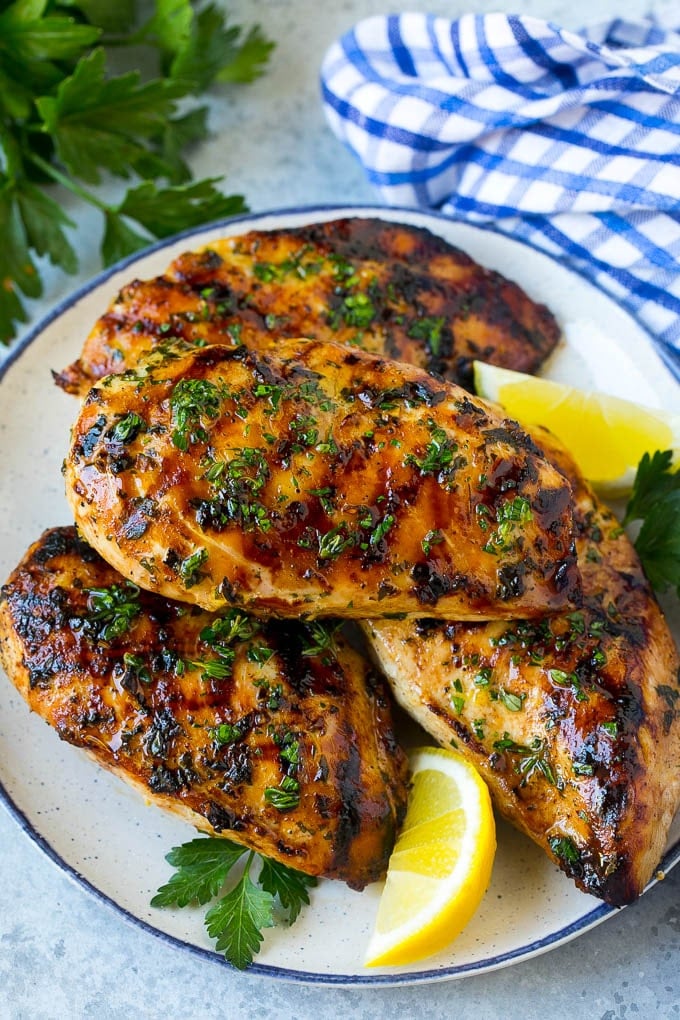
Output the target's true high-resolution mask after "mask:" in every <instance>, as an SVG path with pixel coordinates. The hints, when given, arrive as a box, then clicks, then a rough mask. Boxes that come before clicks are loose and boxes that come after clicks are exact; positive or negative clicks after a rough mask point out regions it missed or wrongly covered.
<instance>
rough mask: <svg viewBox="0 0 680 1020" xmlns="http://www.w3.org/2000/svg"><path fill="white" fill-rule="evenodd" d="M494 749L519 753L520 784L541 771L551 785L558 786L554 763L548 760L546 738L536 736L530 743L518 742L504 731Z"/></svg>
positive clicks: (518, 771) (518, 770)
mask: <svg viewBox="0 0 680 1020" xmlns="http://www.w3.org/2000/svg"><path fill="white" fill-rule="evenodd" d="M493 746H494V750H496V751H509V752H510V754H514V755H517V758H518V762H517V765H516V767H515V770H516V772H517V773H518V774H519V775H521V776H522V781H521V783H520V786H524V785H525V784H526V782H527V780H528V779H530V778H531V776H532V775H533V774H534V772H540V773H541V775H543V776H544V777H545V779H547V780H548V782H549V783H550V784H551V786H557V785H558V783H557V778H556V776H555V773H554V771H553V768H552V765H551V764H550V762H549V761H548V757H547V748H546V744H545V741H544V740H541V738H540V737H534V739H533V740H532V741H531V743H530V744H518V743H516V742H515V741H514V740H513V739H512V737H511V736H510V734H509V733H504V734H503V737H502V739H501V740H495V741H494V745H493Z"/></svg>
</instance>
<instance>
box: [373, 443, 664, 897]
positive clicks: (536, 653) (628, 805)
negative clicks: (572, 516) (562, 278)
mask: <svg viewBox="0 0 680 1020" xmlns="http://www.w3.org/2000/svg"><path fill="white" fill-rule="evenodd" d="M532 435H534V438H535V439H536V441H537V443H538V444H539V445H541V446H542V447H543V448H544V449H545V451H546V453H549V454H550V456H551V459H552V460H553V461H554V462H555V463H556V464H558V465H560V467H561V468H562V470H563V471H564V473H565V475H566V476H567V477H568V478H569V479H570V481H571V484H572V487H573V489H574V493H575V504H576V527H577V536H578V537H577V543H576V544H577V550H578V562H579V566H580V569H581V574H582V577H583V605H582V606H581V607H579V608H578V609H577V610H575V611H571V612H567V613H561V614H558V615H554V616H549V617H548V616H546V617H545V618H544V619H542V620H535V621H528V620H525V621H519V620H514V621H512V622H509V623H498V622H496V623H479V624H470V623H442V622H438V621H436V620H421V621H417V622H416V621H414V622H409V621H381V620H378V621H371V622H368V623H366V624H364V629H365V632H366V634H367V637H368V640H369V643H370V646H371V648H372V651H373V653H374V656H375V659H376V661H377V662H378V663H379V665H380V667H381V669H382V670H383V671H384V672H385V674H386V675H387V677H388V678H389V680H390V683H391V685H392V689H393V691H394V693H395V695H396V697H397V700H398V701H399V702H400V703H401V705H402V706H403V707H404V708H405V709H406V711H407V712H409V713H410V714H411V715H412V716H413V717H414V718H415V719H417V720H418V722H419V723H420V724H421V725H422V726H423V727H424V728H425V729H426V730H427V731H428V732H429V733H430V734H432V736H433V737H435V739H436V740H437V741H439V742H440V743H441V744H442V745H444V746H450V745H453V746H455V747H456V748H457V749H458V750H459V751H460V753H461V754H463V755H464V756H465V757H466V758H467V759H468V760H470V761H471V762H472V763H473V764H474V765H475V766H476V767H477V768H478V769H479V771H480V772H481V774H482V775H483V777H484V779H485V780H486V781H487V783H488V784H489V787H490V789H491V793H492V796H493V799H494V802H495V804H496V806H497V807H498V808H500V810H501V811H502V813H503V814H504V815H505V816H506V817H507V818H508V819H509V820H510V821H511V822H512V823H513V824H514V825H516V826H517V827H518V828H520V829H522V830H523V831H524V832H526V833H527V834H528V835H529V836H530V837H531V838H532V839H533V840H535V842H537V843H538V844H539V846H541V847H543V849H544V850H545V851H546V852H547V853H548V854H549V855H550V857H551V858H552V859H553V860H554V861H555V862H556V863H557V864H558V865H559V866H560V867H561V868H562V870H563V871H565V872H566V873H567V874H568V875H570V876H571V877H572V878H573V879H574V880H575V882H576V884H577V885H578V886H579V887H580V888H581V889H583V890H584V891H586V892H590V893H593V894H594V895H596V896H600V897H601V898H602V899H604V900H606V901H607V902H609V903H612V904H615V905H617V906H620V905H622V904H624V903H628V902H630V901H631V900H633V899H635V897H637V896H638V895H639V894H640V893H641V892H642V891H643V889H644V887H645V885H646V884H647V882H648V881H649V880H650V878H651V877H652V875H653V873H654V871H655V869H656V868H657V866H658V864H659V861H660V859H661V855H662V853H663V850H664V847H665V845H666V840H667V836H668V831H669V828H670V825H671V822H672V820H673V817H674V815H675V814H676V812H677V810H678V807H679V806H680V673H679V662H678V654H677V651H676V648H675V646H674V642H673V638H672V636H671V634H670V632H669V630H668V627H667V625H666V623H665V621H664V618H663V615H662V613H661V610H660V609H659V606H658V604H657V602H656V599H655V598H654V595H653V593H652V591H651V588H650V586H649V583H648V582H647V580H646V578H645V576H644V574H643V572H642V568H641V566H640V563H639V560H638V557H637V554H636V553H635V550H634V548H633V546H632V545H631V543H630V542H629V540H628V538H627V537H626V535H625V534H624V533H623V531H622V529H621V528H620V527H619V525H618V522H617V520H616V519H615V517H614V515H613V514H612V513H611V512H610V511H609V510H608V509H607V508H606V507H604V506H603V505H602V504H601V503H600V502H599V500H598V499H597V498H596V497H595V496H594V494H593V492H592V491H591V490H590V488H589V486H588V485H587V483H586V482H585V481H584V480H583V479H582V478H581V477H580V476H579V473H578V470H577V468H576V466H575V465H574V463H573V462H572V460H571V458H570V457H569V456H568V454H567V453H566V451H565V450H564V449H561V448H560V447H559V446H558V445H557V442H556V440H554V439H553V438H551V437H548V436H547V434H545V433H543V434H541V433H539V432H538V431H537V430H532Z"/></svg>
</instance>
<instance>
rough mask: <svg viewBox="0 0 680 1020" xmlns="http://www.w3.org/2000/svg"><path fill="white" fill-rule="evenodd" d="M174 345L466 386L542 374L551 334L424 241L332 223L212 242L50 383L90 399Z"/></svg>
mask: <svg viewBox="0 0 680 1020" xmlns="http://www.w3.org/2000/svg"><path fill="white" fill-rule="evenodd" d="M168 336H175V337H180V338H182V339H184V340H186V341H187V342H189V343H192V344H195V343H200V344H206V343H207V344H212V343H219V344H233V345H237V344H239V343H244V344H246V346H248V347H252V348H256V349H262V348H263V347H265V346H270V345H272V344H273V345H274V346H275V345H276V344H277V343H278V340H279V338H281V337H298V336H305V337H311V338H314V339H318V340H337V341H339V342H341V343H351V344H358V345H359V346H361V347H363V348H365V349H366V350H369V351H373V352H375V353H379V354H384V355H386V356H388V357H390V358H394V359H396V360H398V361H408V362H411V363H413V364H416V365H418V366H420V367H421V368H426V369H428V370H431V371H436V372H439V373H441V374H443V375H445V376H446V377H447V378H449V379H451V380H452V381H453V382H456V383H459V384H461V385H463V386H468V387H469V386H470V384H471V381H472V372H471V364H472V360H473V359H474V358H481V359H483V360H485V361H490V362H492V363H493V364H496V365H501V366H504V367H505V368H514V369H517V370H518V371H520V372H534V371H536V369H537V368H538V367H539V365H540V364H541V363H542V362H543V360H544V359H545V358H546V356H547V355H548V354H549V353H550V351H551V350H552V349H553V348H554V346H555V344H556V343H557V341H558V338H559V330H558V327H557V324H556V322H555V320H554V318H553V316H552V315H551V314H550V312H549V311H548V310H547V308H546V307H545V306H544V305H540V304H536V303H535V302H533V301H531V299H530V298H529V297H528V296H527V295H526V294H525V293H524V292H523V291H522V290H521V289H520V288H519V287H518V286H517V285H516V284H514V283H511V282H510V281H509V280H507V279H505V278H504V277H502V276H500V275H499V274H498V273H495V272H491V271H489V270H487V269H483V268H482V267H481V266H479V265H478V264H477V263H475V262H473V261H472V259H470V258H468V256H467V255H464V254H463V252H461V251H459V250H458V249H457V248H454V247H452V246H451V245H449V244H447V243H446V241H443V240H442V239H441V238H440V237H437V236H436V235H434V234H431V233H430V232H429V231H427V230H422V229H419V228H417V227H409V226H405V225H403V224H397V223H388V222H386V221H381V220H377V219H346V220H334V221H331V222H330V223H317V224H313V225H311V226H306V227H298V228H296V229H292V230H274V231H252V232H251V233H249V234H245V235H243V236H240V237H231V238H225V239H223V240H219V241H215V242H212V244H211V246H210V248H209V249H207V250H204V251H200V252H189V253H187V254H185V255H182V256H181V257H180V258H178V259H177V260H176V261H175V262H173V264H172V265H171V266H170V267H169V269H168V271H167V272H166V273H165V274H164V275H163V276H160V277H157V278H156V279H154V280H148V281H142V280H135V281H133V282H132V283H130V284H128V285H127V286H126V287H124V288H123V290H122V291H121V292H120V294H119V295H118V296H117V297H116V299H115V301H114V302H113V303H112V305H111V307H110V308H109V310H108V311H107V312H106V313H105V314H104V315H103V316H102V317H101V318H100V319H99V321H98V322H97V324H96V325H95V327H94V329H93V330H92V332H91V333H90V335H89V337H88V338H87V340H86V341H85V345H84V348H83V351H82V354H81V357H80V358H79V360H78V361H76V362H75V363H74V364H73V365H71V366H69V367H68V368H67V369H65V370H64V371H63V372H62V373H60V374H59V375H57V376H56V380H57V382H58V383H59V385H61V386H62V387H63V388H64V389H66V390H69V391H70V392H75V393H81V394H84V393H86V392H87V390H88V389H89V388H90V386H91V385H92V384H93V383H94V382H96V381H97V380H98V379H100V378H102V377H103V376H105V375H109V374H110V373H111V372H122V371H124V370H125V369H126V368H128V367H130V366H131V365H134V363H135V362H136V361H137V359H138V357H139V356H140V355H141V354H143V353H145V352H146V351H148V350H150V349H151V348H152V347H154V346H155V345H157V344H159V343H162V342H163V341H164V340H166V339H167V337H168Z"/></svg>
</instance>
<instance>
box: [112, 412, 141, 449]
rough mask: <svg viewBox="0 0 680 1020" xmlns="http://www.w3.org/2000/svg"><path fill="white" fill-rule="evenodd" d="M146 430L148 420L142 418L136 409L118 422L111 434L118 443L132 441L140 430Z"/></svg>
mask: <svg viewBox="0 0 680 1020" xmlns="http://www.w3.org/2000/svg"><path fill="white" fill-rule="evenodd" d="M145 430H146V422H145V421H144V419H143V418H140V417H139V415H138V414H135V412H134V411H130V412H129V413H128V414H126V415H124V416H123V417H122V418H121V419H120V420H119V421H117V422H116V424H115V425H114V426H113V428H112V429H111V432H110V434H109V435H110V438H111V439H112V440H113V441H114V442H116V443H130V442H132V440H133V439H135V438H136V437H137V436H138V435H139V433H140V432H144V431H145Z"/></svg>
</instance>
